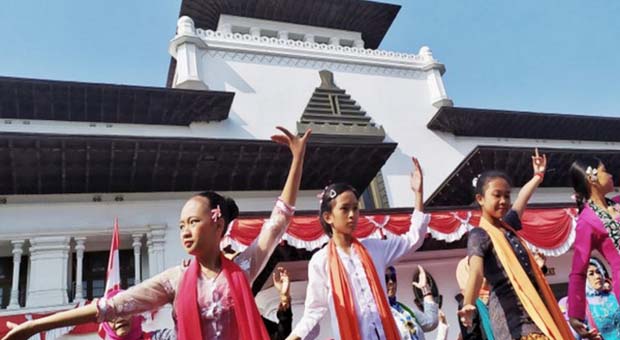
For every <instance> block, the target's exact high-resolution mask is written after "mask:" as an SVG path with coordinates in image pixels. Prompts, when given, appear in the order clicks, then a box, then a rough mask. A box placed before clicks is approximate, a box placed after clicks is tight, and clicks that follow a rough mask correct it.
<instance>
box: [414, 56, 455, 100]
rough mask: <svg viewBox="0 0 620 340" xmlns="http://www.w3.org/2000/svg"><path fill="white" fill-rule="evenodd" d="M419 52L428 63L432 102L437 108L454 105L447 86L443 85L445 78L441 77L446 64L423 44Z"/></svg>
mask: <svg viewBox="0 0 620 340" xmlns="http://www.w3.org/2000/svg"><path fill="white" fill-rule="evenodd" d="M419 54H420V56H421V57H422V58H423V59H424V61H425V62H426V63H427V65H426V66H425V67H424V69H425V71H426V82H427V84H428V89H429V92H430V95H431V103H432V104H433V106H435V107H437V108H439V107H442V106H452V105H453V103H452V100H451V99H450V98H449V97H448V94H447V93H446V88H445V87H444V85H443V79H442V78H441V75H442V74H443V73H444V72H445V66H444V65H443V64H440V63H439V62H437V60H435V58H433V53H432V52H431V49H430V48H428V47H427V46H423V47H422V48H421V49H420V52H419Z"/></svg>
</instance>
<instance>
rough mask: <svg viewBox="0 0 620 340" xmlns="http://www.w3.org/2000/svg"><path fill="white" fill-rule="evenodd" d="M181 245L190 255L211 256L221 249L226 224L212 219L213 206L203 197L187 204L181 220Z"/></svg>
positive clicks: (191, 199)
mask: <svg viewBox="0 0 620 340" xmlns="http://www.w3.org/2000/svg"><path fill="white" fill-rule="evenodd" d="M179 228H180V233H181V235H180V236H181V244H182V245H183V248H184V249H185V251H186V252H187V253H188V254H190V255H196V256H200V255H202V254H210V253H211V251H212V250H213V249H214V248H217V249H219V246H220V240H221V238H222V231H223V228H224V222H223V220H222V219H221V218H220V219H218V221H217V222H214V221H213V220H212V219H211V205H210V203H209V200H208V199H207V198H205V197H202V196H194V197H192V198H190V199H189V201H187V203H185V206H183V209H182V210H181V217H180V220H179Z"/></svg>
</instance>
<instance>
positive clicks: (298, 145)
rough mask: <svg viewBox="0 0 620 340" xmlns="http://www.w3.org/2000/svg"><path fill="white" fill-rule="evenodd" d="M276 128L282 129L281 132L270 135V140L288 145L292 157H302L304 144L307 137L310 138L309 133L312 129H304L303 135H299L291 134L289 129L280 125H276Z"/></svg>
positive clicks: (304, 150)
mask: <svg viewBox="0 0 620 340" xmlns="http://www.w3.org/2000/svg"><path fill="white" fill-rule="evenodd" d="M276 129H278V130H280V131H282V134H277V135H273V136H271V140H272V141H274V142H276V143H278V144H282V145H286V146H288V148H289V149H290V150H291V153H292V154H293V157H302V156H303V155H304V153H305V152H306V144H307V142H308V139H309V138H310V135H311V134H312V130H311V129H308V130H306V132H305V133H304V135H303V136H301V137H299V136H296V135H294V134H292V133H291V132H290V131H289V130H287V129H286V128H283V127H281V126H276Z"/></svg>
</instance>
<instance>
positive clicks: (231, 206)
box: [195, 191, 239, 236]
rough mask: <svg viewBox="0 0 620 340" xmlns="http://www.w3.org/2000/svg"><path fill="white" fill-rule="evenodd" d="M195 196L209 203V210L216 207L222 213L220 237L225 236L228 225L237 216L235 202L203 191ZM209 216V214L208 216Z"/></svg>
mask: <svg viewBox="0 0 620 340" xmlns="http://www.w3.org/2000/svg"><path fill="white" fill-rule="evenodd" d="M195 196H199V197H204V198H206V199H207V200H208V201H209V207H210V209H215V207H217V206H218V205H219V206H220V210H221V212H222V219H224V230H222V236H224V235H225V234H226V229H228V224H230V222H232V221H233V220H234V219H235V218H237V217H238V216H239V207H238V206H237V203H235V200H233V199H232V198H230V197H226V196H222V195H220V194H218V193H217V192H215V191H203V192H201V193H199V194H196V195H195ZM209 216H210V214H209Z"/></svg>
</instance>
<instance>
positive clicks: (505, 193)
mask: <svg viewBox="0 0 620 340" xmlns="http://www.w3.org/2000/svg"><path fill="white" fill-rule="evenodd" d="M476 201H478V204H479V205H480V208H481V209H482V213H483V215H485V216H486V217H491V218H493V219H495V220H499V219H501V218H502V217H504V215H506V213H507V212H508V210H509V209H510V205H511V203H510V184H508V182H507V181H506V180H505V179H503V178H501V177H495V178H491V179H489V181H488V182H487V183H486V185H485V186H484V195H480V194H477V195H476Z"/></svg>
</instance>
